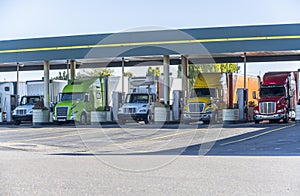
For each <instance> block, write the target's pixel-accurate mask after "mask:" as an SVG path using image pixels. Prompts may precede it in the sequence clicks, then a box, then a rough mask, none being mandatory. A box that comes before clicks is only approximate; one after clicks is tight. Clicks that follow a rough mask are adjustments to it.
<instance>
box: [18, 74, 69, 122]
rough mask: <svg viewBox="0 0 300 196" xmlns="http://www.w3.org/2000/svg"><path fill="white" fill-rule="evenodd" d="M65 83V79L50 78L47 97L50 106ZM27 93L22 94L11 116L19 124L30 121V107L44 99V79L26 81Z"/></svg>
mask: <svg viewBox="0 0 300 196" xmlns="http://www.w3.org/2000/svg"><path fill="white" fill-rule="evenodd" d="M66 84H67V81H65V80H50V86H49V95H50V96H49V98H50V100H49V101H50V107H53V106H54V104H55V103H56V100H57V96H58V95H59V93H61V92H62V89H63V88H64V86H65V85H66ZM26 86H27V94H26V95H25V96H22V98H21V101H20V104H19V106H17V107H16V108H15V110H14V111H13V114H12V118H13V120H14V123H15V124H16V125H19V124H21V122H22V121H32V114H33V110H32V108H33V107H34V105H35V104H36V103H37V102H43V100H44V81H42V80H37V81H27V82H26Z"/></svg>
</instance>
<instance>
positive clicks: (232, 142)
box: [220, 125, 295, 146]
mask: <svg viewBox="0 0 300 196" xmlns="http://www.w3.org/2000/svg"><path fill="white" fill-rule="evenodd" d="M293 126H295V125H288V126H284V127H279V128H277V129H272V130H270V131H266V132H263V133H259V134H256V135H253V136H250V137H246V138H243V139H239V140H234V141H231V142H227V143H223V144H220V146H226V145H230V144H234V143H238V142H243V141H246V140H250V139H253V138H256V137H259V136H262V135H266V134H268V133H272V132H275V131H279V130H282V129H285V128H289V127H293Z"/></svg>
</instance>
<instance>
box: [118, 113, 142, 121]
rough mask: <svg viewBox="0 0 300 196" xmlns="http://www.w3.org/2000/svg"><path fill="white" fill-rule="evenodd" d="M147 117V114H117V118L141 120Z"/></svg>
mask: <svg viewBox="0 0 300 196" xmlns="http://www.w3.org/2000/svg"><path fill="white" fill-rule="evenodd" d="M145 118H147V114H118V120H135V121H139V120H140V121H142V120H144V119H145Z"/></svg>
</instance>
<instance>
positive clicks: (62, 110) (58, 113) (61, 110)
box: [56, 107, 68, 116]
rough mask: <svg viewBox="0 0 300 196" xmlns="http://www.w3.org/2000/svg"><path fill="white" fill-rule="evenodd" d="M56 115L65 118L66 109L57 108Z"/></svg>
mask: <svg viewBox="0 0 300 196" xmlns="http://www.w3.org/2000/svg"><path fill="white" fill-rule="evenodd" d="M56 115H57V116H67V115H68V107H57V108H56Z"/></svg>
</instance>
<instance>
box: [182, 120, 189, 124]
mask: <svg viewBox="0 0 300 196" xmlns="http://www.w3.org/2000/svg"><path fill="white" fill-rule="evenodd" d="M182 122H183V124H185V125H189V124H190V121H188V120H182Z"/></svg>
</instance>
